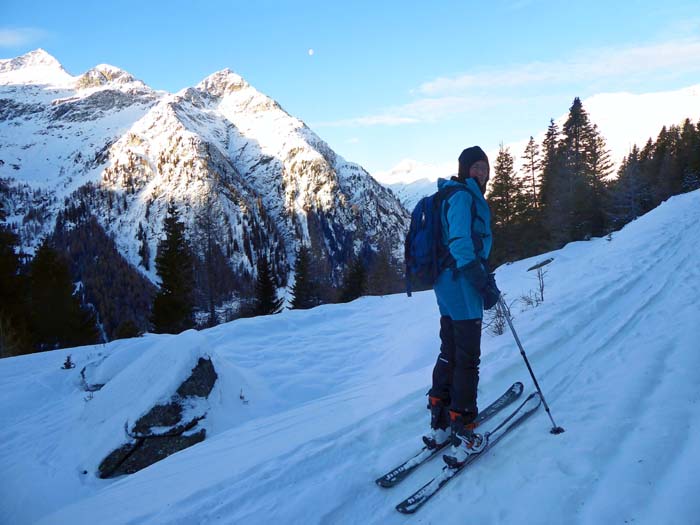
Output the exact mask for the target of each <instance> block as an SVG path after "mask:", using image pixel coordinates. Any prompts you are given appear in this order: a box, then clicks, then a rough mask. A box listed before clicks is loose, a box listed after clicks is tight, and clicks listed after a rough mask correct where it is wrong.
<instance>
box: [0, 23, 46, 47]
mask: <svg viewBox="0 0 700 525" xmlns="http://www.w3.org/2000/svg"><path fill="white" fill-rule="evenodd" d="M45 36H46V31H44V30H43V29H38V28H35V27H19V28H12V29H11V28H7V27H0V47H19V46H26V45H29V44H34V43H36V42H38V41H40V40H41V39H42V38H44V37H45Z"/></svg>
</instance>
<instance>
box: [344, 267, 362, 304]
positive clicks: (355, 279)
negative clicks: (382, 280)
mask: <svg viewBox="0 0 700 525" xmlns="http://www.w3.org/2000/svg"><path fill="white" fill-rule="evenodd" d="M366 290H367V271H366V270H365V265H364V264H363V262H362V259H361V258H360V257H359V256H358V257H355V258H353V260H352V262H351V263H350V266H349V267H348V269H347V271H346V272H345V277H344V279H343V285H342V288H341V292H340V302H341V303H348V302H350V301H354V300H355V299H357V298H358V297H361V296H363V295H364V294H365V292H366Z"/></svg>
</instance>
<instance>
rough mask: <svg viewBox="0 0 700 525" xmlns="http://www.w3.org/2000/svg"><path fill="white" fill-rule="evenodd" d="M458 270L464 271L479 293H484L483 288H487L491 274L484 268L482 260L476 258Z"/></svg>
mask: <svg viewBox="0 0 700 525" xmlns="http://www.w3.org/2000/svg"><path fill="white" fill-rule="evenodd" d="M457 271H458V272H462V273H464V275H466V277H467V279H469V282H470V283H472V285H474V288H476V289H477V290H478V292H479V293H482V291H483V289H484V288H486V285H487V284H488V279H489V274H487V273H486V270H484V266H483V265H482V264H481V262H480V261H478V260H474V261H472V262H470V263H469V264H467V265H465V266H462V267H461V268H458V269H457Z"/></svg>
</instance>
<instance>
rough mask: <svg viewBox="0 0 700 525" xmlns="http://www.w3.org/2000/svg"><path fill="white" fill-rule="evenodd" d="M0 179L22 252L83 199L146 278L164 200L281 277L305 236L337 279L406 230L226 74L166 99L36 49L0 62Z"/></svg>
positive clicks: (363, 178) (347, 173) (191, 230)
mask: <svg viewBox="0 0 700 525" xmlns="http://www.w3.org/2000/svg"><path fill="white" fill-rule="evenodd" d="M0 177H2V178H6V179H9V180H10V192H9V202H8V203H6V209H8V210H9V217H8V222H9V223H10V224H12V225H13V226H15V227H16V228H17V231H18V233H19V234H20V237H21V242H22V245H23V247H24V249H25V250H27V251H29V252H31V251H32V247H34V246H35V245H36V243H37V242H38V241H39V239H40V238H41V237H42V236H43V235H45V234H47V233H49V232H51V230H52V229H53V226H54V222H55V218H56V216H57V214H58V213H59V212H60V211H61V210H63V209H65V208H66V207H67V206H70V205H77V203H80V204H81V205H85V206H87V207H88V209H89V212H90V213H93V214H95V215H96V216H97V218H98V220H99V221H100V223H101V225H102V226H103V227H104V228H105V230H106V231H107V232H108V233H110V234H113V235H114V238H115V242H116V244H117V247H118V249H119V251H120V252H121V253H122V255H124V256H125V257H126V259H127V260H128V261H129V262H131V263H132V264H133V265H134V266H139V268H140V270H141V271H142V272H143V273H145V274H146V275H147V276H148V277H150V278H151V279H152V280H154V281H155V280H156V278H155V274H154V271H153V267H154V265H153V259H154V258H155V255H156V246H157V243H158V241H159V239H160V238H161V236H162V224H163V218H164V215H165V211H166V208H167V204H168V202H169V201H174V202H175V203H176V204H177V205H178V208H179V209H180V211H181V214H182V217H183V218H184V220H185V223H186V226H187V229H188V235H189V236H190V237H194V235H195V230H196V229H197V221H198V220H201V216H202V214H204V213H208V214H209V215H210V219H211V220H213V222H214V224H215V227H216V236H215V237H216V239H217V241H218V242H219V244H220V246H221V248H222V251H223V253H226V254H227V256H228V258H229V263H230V266H231V268H232V269H233V270H234V271H235V272H237V273H239V274H240V273H244V272H248V273H249V274H253V273H254V272H255V270H254V268H255V266H256V262H257V260H258V258H259V257H261V256H263V255H264V256H266V257H268V258H270V259H271V262H272V264H273V266H274V267H275V269H276V272H277V275H279V276H281V277H282V281H283V282H284V281H286V274H287V273H288V271H289V269H290V267H291V263H292V262H293V258H294V254H295V252H296V249H297V248H298V246H299V244H300V243H305V244H306V245H307V246H311V247H312V248H313V249H314V251H315V252H316V253H317V254H318V255H319V256H321V257H324V258H326V259H327V261H328V263H329V267H330V269H331V270H333V271H334V272H335V274H336V276H337V274H339V273H340V272H341V271H342V268H343V265H344V263H346V262H347V260H348V259H349V258H350V257H351V256H352V255H353V254H357V253H359V252H360V251H362V250H365V251H366V250H369V249H374V250H376V249H378V246H379V245H380V244H381V243H383V242H389V243H390V244H393V245H394V246H395V248H396V253H397V254H398V253H400V249H399V244H400V239H401V238H402V237H403V232H404V231H405V229H406V227H407V226H406V212H405V210H404V209H403V208H402V207H401V205H400V203H399V202H398V200H396V198H395V197H394V196H393V194H392V193H391V192H390V191H388V190H387V189H386V188H384V187H382V186H381V185H380V184H378V183H377V182H376V181H375V180H374V179H372V177H370V176H369V174H368V173H367V172H366V171H365V170H364V169H363V168H362V167H360V166H359V165H357V164H353V163H351V162H347V161H345V160H344V159H343V158H341V157H340V156H338V155H336V154H335V153H334V152H333V151H332V150H331V149H330V148H329V147H328V145H327V144H326V143H325V142H323V140H321V139H320V138H319V137H318V136H317V135H316V134H315V133H314V132H313V131H311V130H310V129H309V128H308V127H307V126H306V125H305V124H304V123H303V122H301V121H300V120H299V119H297V118H295V117H293V116H291V115H289V114H288V113H286V112H285V111H284V110H283V109H282V108H281V107H280V105H279V104H278V103H277V102H275V101H274V100H272V99H270V98H269V97H267V96H266V95H264V94H262V93H260V92H258V91H257V90H256V89H255V88H253V87H252V86H251V85H250V84H248V83H247V82H246V81H245V80H244V79H242V78H241V77H240V76H239V75H237V74H235V73H233V72H232V71H230V70H223V71H219V72H217V73H214V74H212V75H210V76H209V77H207V78H206V79H204V80H203V81H202V82H201V83H200V84H198V85H197V86H195V87H192V88H187V89H184V90H182V91H180V92H179V93H175V94H168V93H165V92H159V91H154V90H152V89H151V88H149V87H148V86H146V85H145V84H144V83H143V82H141V81H139V80H137V79H135V78H134V77H133V76H132V75H130V74H129V73H127V72H126V71H123V70H121V69H119V68H116V67H114V66H109V65H106V64H101V65H98V66H96V67H95V68H93V69H91V70H89V71H87V72H86V73H84V74H82V75H80V76H76V77H73V76H71V75H69V74H68V73H66V72H65V70H64V69H63V68H62V67H61V65H60V64H59V63H58V61H57V60H56V59H55V58H53V57H51V56H50V55H48V53H46V52H45V51H43V50H37V51H34V52H31V53H28V54H27V55H24V56H22V57H18V58H15V59H8V60H0ZM37 191H39V192H40V193H37ZM36 209H40V212H39V213H37V211H36ZM198 218H199V219H198ZM144 244H147V245H148V248H149V249H148V250H144V249H143V245H144ZM145 252H148V253H150V260H143V259H142V257H141V256H140V255H139V253H145Z"/></svg>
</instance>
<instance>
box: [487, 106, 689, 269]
mask: <svg viewBox="0 0 700 525" xmlns="http://www.w3.org/2000/svg"><path fill="white" fill-rule="evenodd" d="M522 158H523V160H524V163H523V167H522V173H520V174H517V173H515V171H514V169H513V165H514V158H513V155H512V154H511V152H510V151H509V150H508V149H507V148H504V147H501V149H500V151H499V154H498V156H497V158H496V160H495V163H494V165H493V169H492V177H491V182H490V186H489V194H488V200H489V203H490V206H491V210H492V221H493V223H492V228H493V231H494V238H495V244H494V249H493V252H492V259H491V263H492V264H493V265H494V266H497V265H500V264H502V263H503V262H507V261H513V260H517V259H521V258H524V257H530V256H533V255H536V254H538V253H542V252H544V251H548V250H552V249H557V248H560V247H562V246H563V245H564V244H566V243H568V242H571V241H577V240H585V239H589V238H591V237H600V236H603V235H605V234H607V233H609V232H611V231H613V230H615V229H619V228H621V227H622V226H624V225H625V224H626V223H627V222H629V221H630V220H633V219H634V218H635V217H637V216H639V215H641V214H643V213H646V212H647V211H649V210H651V209H652V208H654V207H656V206H657V205H658V204H659V203H661V202H662V201H664V200H666V199H667V198H668V197H670V196H672V195H676V194H678V193H681V192H684V191H691V190H693V189H697V188H699V187H700V122H698V123H697V124H693V123H692V122H691V121H690V120H689V119H687V120H686V121H685V122H684V123H683V124H682V125H681V126H671V127H670V128H669V129H666V128H663V129H662V130H661V132H660V134H659V136H658V138H657V140H656V141H652V140H651V139H650V140H649V141H648V142H647V144H646V145H645V146H644V148H642V149H641V150H640V149H639V148H638V147H636V146H635V147H634V148H633V149H632V150H631V152H630V154H629V155H628V156H627V157H626V158H625V159H624V160H623V162H622V165H621V167H620V169H619V171H618V177H617V178H612V177H611V175H612V168H613V162H612V160H611V158H610V153H609V151H608V149H607V147H606V143H605V139H604V137H603V136H602V135H601V134H600V132H599V130H598V128H597V126H596V125H595V124H593V123H592V122H591V121H590V118H589V117H588V114H587V112H586V110H585V109H584V108H583V104H582V103H581V101H580V99H578V98H576V99H574V102H573V104H572V106H571V108H570V109H569V115H568V118H567V120H566V122H565V123H564V125H563V126H562V128H561V130H560V129H559V127H558V126H557V124H556V123H555V122H554V121H553V120H551V121H550V125H549V127H548V129H547V132H546V134H545V138H544V140H543V142H542V144H541V147H540V145H538V144H536V143H535V141H534V139H533V138H532V137H530V141H529V142H528V144H527V147H526V149H525V151H524V153H523V156H522Z"/></svg>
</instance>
